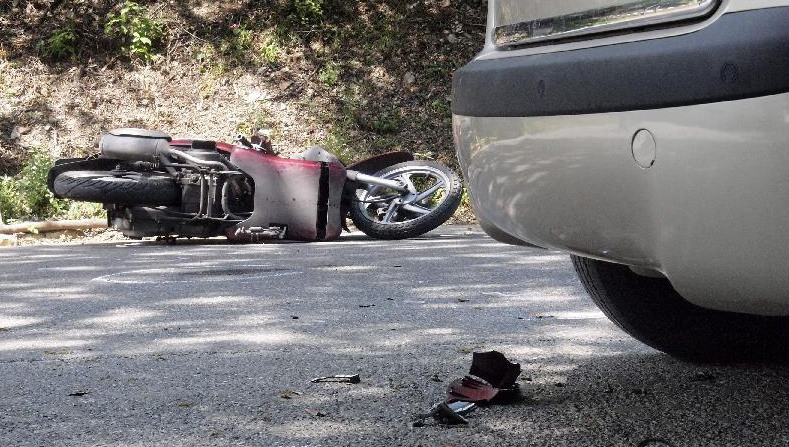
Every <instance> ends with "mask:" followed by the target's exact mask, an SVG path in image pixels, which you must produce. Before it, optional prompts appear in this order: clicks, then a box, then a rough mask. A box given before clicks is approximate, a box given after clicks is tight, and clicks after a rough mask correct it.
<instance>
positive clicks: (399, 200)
mask: <svg viewBox="0 0 789 447" xmlns="http://www.w3.org/2000/svg"><path fill="white" fill-rule="evenodd" d="M375 176H376V177H380V178H384V179H387V180H395V181H397V182H399V183H400V184H401V185H403V187H405V188H406V189H407V191H408V192H400V191H397V190H395V189H392V188H388V187H385V186H377V185H370V186H369V187H367V188H364V189H359V190H357V195H356V198H357V201H356V202H355V203H354V204H353V206H352V207H351V219H352V220H353V222H354V224H356V226H357V227H358V228H359V229H360V230H362V231H364V232H365V233H366V234H368V235H370V236H373V237H377V238H380V239H404V238H408V237H414V236H418V235H420V234H423V233H426V232H428V231H430V230H432V229H434V228H436V227H438V226H439V225H441V224H442V223H444V222H445V221H446V220H447V219H448V218H449V217H450V216H452V214H453V213H454V212H455V210H456V209H457V207H458V205H459V204H460V200H461V196H462V190H463V188H462V186H461V183H460V179H459V177H458V176H457V174H455V173H454V172H453V171H452V170H450V169H449V168H447V167H445V166H443V165H441V164H439V163H436V162H432V161H410V162H406V163H400V164H397V165H394V166H390V167H389V168H386V169H384V170H382V171H380V172H378V173H377V174H375Z"/></svg>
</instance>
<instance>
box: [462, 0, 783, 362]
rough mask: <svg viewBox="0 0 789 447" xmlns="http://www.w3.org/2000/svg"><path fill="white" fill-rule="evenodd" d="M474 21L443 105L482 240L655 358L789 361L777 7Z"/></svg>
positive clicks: (606, 0)
mask: <svg viewBox="0 0 789 447" xmlns="http://www.w3.org/2000/svg"><path fill="white" fill-rule="evenodd" d="M488 4H489V19H488V32H487V41H486V44H485V48H484V49H483V51H482V52H481V53H480V54H479V55H478V56H477V57H476V58H475V59H474V60H473V61H472V62H471V63H469V64H468V65H467V66H465V67H464V68H462V69H461V70H459V71H458V72H457V73H456V74H455V78H454V101H453V105H452V111H453V115H454V119H453V126H454V133H455V141H456V144H457V152H458V156H459V159H460V164H461V166H462V168H463V171H464V174H465V177H466V180H467V184H468V186H469V189H470V191H471V197H472V203H473V206H474V210H475V212H476V214H477V216H478V218H479V219H480V221H481V223H482V225H483V227H484V228H485V229H486V230H487V231H488V233H489V234H491V235H492V236H493V237H495V238H497V239H499V240H502V241H505V242H509V243H515V244H529V245H535V246H539V247H544V248H552V249H560V250H564V251H567V252H569V253H570V254H572V256H573V262H574V264H575V267H576V270H577V271H578V274H579V277H580V279H581V282H582V283H583V284H584V286H585V287H586V289H587V291H588V292H589V294H590V295H591V296H592V298H593V299H594V301H595V302H596V303H597V304H598V306H599V307H600V308H601V309H602V310H603V311H604V312H605V313H606V314H607V315H608V316H609V317H610V318H611V319H612V320H613V321H614V322H616V323H617V324H618V325H619V326H620V327H621V328H622V329H624V330H625V331H627V332H628V333H630V334H631V335H633V336H634V337H636V338H638V339H639V340H641V341H643V342H645V343H647V344H649V345H651V346H653V347H655V348H657V349H660V350H663V351H665V352H667V353H670V354H673V355H676V356H679V357H683V358H688V359H694V360H721V359H724V360H753V359H758V360H765V359H767V360H770V359H777V358H779V357H787V356H786V354H789V260H788V259H787V256H788V255H789V0H564V1H561V0H489V2H488Z"/></svg>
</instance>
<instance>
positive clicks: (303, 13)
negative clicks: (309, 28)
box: [293, 0, 324, 24]
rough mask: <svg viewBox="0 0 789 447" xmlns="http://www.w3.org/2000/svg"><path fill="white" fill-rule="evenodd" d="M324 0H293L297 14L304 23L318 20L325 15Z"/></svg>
mask: <svg viewBox="0 0 789 447" xmlns="http://www.w3.org/2000/svg"><path fill="white" fill-rule="evenodd" d="M323 2H324V0H293V6H294V7H295V8H296V15H297V17H298V19H299V21H300V22H301V23H303V24H307V23H312V22H317V21H319V20H320V19H321V18H322V17H323Z"/></svg>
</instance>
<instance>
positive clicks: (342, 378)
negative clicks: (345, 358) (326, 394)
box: [310, 374, 362, 383]
mask: <svg viewBox="0 0 789 447" xmlns="http://www.w3.org/2000/svg"><path fill="white" fill-rule="evenodd" d="M361 381H362V378H361V377H360V376H359V374H353V375H336V376H326V377H316V378H314V379H312V380H310V382H312V383H325V382H336V383H360V382H361Z"/></svg>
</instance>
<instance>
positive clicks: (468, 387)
mask: <svg viewBox="0 0 789 447" xmlns="http://www.w3.org/2000/svg"><path fill="white" fill-rule="evenodd" d="M497 394H499V390H498V388H494V387H493V386H491V384H490V383H488V382H486V381H484V380H481V379H478V378H476V377H472V376H466V377H463V378H462V379H457V380H453V381H452V383H450V384H449V389H448V390H447V400H448V401H453V400H468V401H470V402H490V401H491V400H493V398H494V397H496V395H497Z"/></svg>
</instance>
